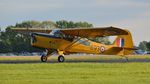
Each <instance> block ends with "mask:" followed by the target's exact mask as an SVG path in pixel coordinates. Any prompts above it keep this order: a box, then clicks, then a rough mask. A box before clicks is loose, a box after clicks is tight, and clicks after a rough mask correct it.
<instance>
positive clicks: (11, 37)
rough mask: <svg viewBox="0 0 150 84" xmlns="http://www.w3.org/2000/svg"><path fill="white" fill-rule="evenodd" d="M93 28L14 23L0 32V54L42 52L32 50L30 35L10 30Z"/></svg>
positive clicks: (62, 23)
mask: <svg viewBox="0 0 150 84" xmlns="http://www.w3.org/2000/svg"><path fill="white" fill-rule="evenodd" d="M81 27H86V28H89V27H93V24H91V23H88V22H73V21H66V20H60V21H56V22H53V21H42V22H40V21H23V22H21V23H16V24H15V25H14V26H12V25H11V26H8V27H7V28H6V30H5V32H0V53H7V52H17V53H20V52H42V51H43V50H42V49H37V48H34V47H32V46H31V45H30V35H29V34H22V33H18V32H15V31H13V30H11V28H48V29H54V28H61V29H64V28H81ZM106 40H107V41H108V38H99V39H98V38H96V39H95V41H102V42H105V41H106Z"/></svg>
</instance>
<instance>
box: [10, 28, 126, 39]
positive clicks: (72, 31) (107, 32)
mask: <svg viewBox="0 0 150 84" xmlns="http://www.w3.org/2000/svg"><path fill="white" fill-rule="evenodd" d="M12 30H15V31H18V32H41V33H50V32H51V31H52V29H44V28H13V29H12ZM59 30H60V31H61V32H62V33H64V34H65V35H70V36H79V37H96V36H114V35H126V34H128V33H127V32H126V31H125V30H123V29H120V28H116V27H97V28H69V29H59Z"/></svg>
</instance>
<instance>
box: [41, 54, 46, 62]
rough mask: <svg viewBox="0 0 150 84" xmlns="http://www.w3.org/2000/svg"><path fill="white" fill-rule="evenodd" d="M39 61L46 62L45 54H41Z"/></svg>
mask: <svg viewBox="0 0 150 84" xmlns="http://www.w3.org/2000/svg"><path fill="white" fill-rule="evenodd" d="M41 61H42V62H46V61H47V56H46V55H44V54H43V55H42V56H41Z"/></svg>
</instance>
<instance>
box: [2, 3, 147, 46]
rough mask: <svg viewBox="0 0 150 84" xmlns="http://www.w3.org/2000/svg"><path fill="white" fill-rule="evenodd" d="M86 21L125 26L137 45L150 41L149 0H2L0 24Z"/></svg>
mask: <svg viewBox="0 0 150 84" xmlns="http://www.w3.org/2000/svg"><path fill="white" fill-rule="evenodd" d="M62 19H64V20H72V21H87V22H90V23H92V24H94V26H95V27H105V26H115V27H120V28H126V29H128V30H130V31H131V32H132V34H133V39H134V43H135V45H138V43H139V42H141V41H143V40H146V41H150V28H149V27H150V0H0V26H1V27H6V26H8V25H15V24H16V23H17V22H18V23H19V22H22V21H26V20H38V21H44V20H52V21H57V20H62Z"/></svg>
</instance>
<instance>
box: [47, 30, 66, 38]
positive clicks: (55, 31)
mask: <svg viewBox="0 0 150 84" xmlns="http://www.w3.org/2000/svg"><path fill="white" fill-rule="evenodd" d="M50 35H53V36H55V37H64V36H65V35H64V34H63V33H62V32H61V31H60V30H59V29H54V30H52V31H51V32H50Z"/></svg>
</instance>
